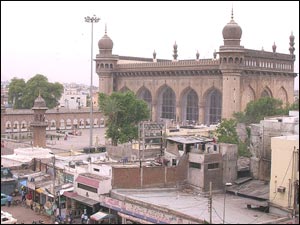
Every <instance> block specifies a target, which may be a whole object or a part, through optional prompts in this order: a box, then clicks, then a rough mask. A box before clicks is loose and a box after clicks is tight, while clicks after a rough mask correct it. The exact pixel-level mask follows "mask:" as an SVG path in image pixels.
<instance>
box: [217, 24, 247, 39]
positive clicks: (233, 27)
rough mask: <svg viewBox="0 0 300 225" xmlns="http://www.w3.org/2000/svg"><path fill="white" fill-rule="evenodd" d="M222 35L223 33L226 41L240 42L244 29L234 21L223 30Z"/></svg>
mask: <svg viewBox="0 0 300 225" xmlns="http://www.w3.org/2000/svg"><path fill="white" fill-rule="evenodd" d="M222 33H223V38H224V40H226V39H235V40H240V39H241V37H242V28H241V27H240V26H239V25H238V24H237V23H236V22H235V21H234V20H233V19H232V20H231V21H230V22H229V23H227V25H226V26H225V27H224V28H223V32H222Z"/></svg>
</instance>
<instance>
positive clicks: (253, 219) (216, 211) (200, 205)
mask: <svg viewBox="0 0 300 225" xmlns="http://www.w3.org/2000/svg"><path fill="white" fill-rule="evenodd" d="M112 192H114V193H116V194H117V195H121V196H126V198H128V199H133V200H137V201H141V202H144V203H148V204H151V205H153V206H154V207H153V208H155V206H160V207H163V208H166V209H171V210H174V211H177V212H180V213H183V214H186V215H189V216H192V217H195V218H199V219H201V220H203V219H205V220H206V221H209V218H210V214H209V211H208V198H207V197H206V196H204V195H203V194H199V193H194V192H193V191H191V192H188V191H185V190H183V191H179V190H175V189H170V188H166V189H164V188H161V189H157V188H156V189H142V190H137V189H135V190H129V189H115V190H112ZM248 201H249V198H244V197H240V196H235V195H232V194H229V193H227V194H226V217H225V223H228V224H251V223H256V224H257V223H262V222H266V221H272V220H275V219H278V218H280V216H278V215H273V214H270V213H263V212H260V211H257V210H253V209H247V202H248ZM212 207H213V213H212V222H213V223H216V224H222V223H223V210H224V194H213V200H212Z"/></svg>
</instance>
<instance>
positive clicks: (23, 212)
mask: <svg viewBox="0 0 300 225" xmlns="http://www.w3.org/2000/svg"><path fill="white" fill-rule="evenodd" d="M14 199H20V200H21V196H18V197H14ZM1 210H2V211H4V212H9V213H10V214H12V216H13V217H14V218H16V219H17V220H18V224H20V223H25V224H31V223H32V221H34V220H35V221H39V220H42V221H44V223H45V224H53V222H52V220H51V218H50V217H49V216H46V215H39V214H38V213H36V212H34V211H33V210H31V209H30V208H27V207H25V206H21V205H19V206H10V207H8V206H1Z"/></svg>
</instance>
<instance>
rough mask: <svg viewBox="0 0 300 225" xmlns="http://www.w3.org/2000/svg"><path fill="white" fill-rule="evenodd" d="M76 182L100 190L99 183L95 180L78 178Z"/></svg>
mask: <svg viewBox="0 0 300 225" xmlns="http://www.w3.org/2000/svg"><path fill="white" fill-rule="evenodd" d="M75 181H76V182H77V183H80V184H84V185H87V186H90V187H93V188H99V181H98V180H95V179H90V178H88V177H84V176H78V177H77V178H76V180H75Z"/></svg>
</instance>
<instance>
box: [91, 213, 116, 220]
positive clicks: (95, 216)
mask: <svg viewBox="0 0 300 225" xmlns="http://www.w3.org/2000/svg"><path fill="white" fill-rule="evenodd" d="M113 217H114V215H112V214H107V213H104V212H96V213H95V214H93V215H91V217H90V219H92V220H95V221H99V220H103V219H109V218H113Z"/></svg>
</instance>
